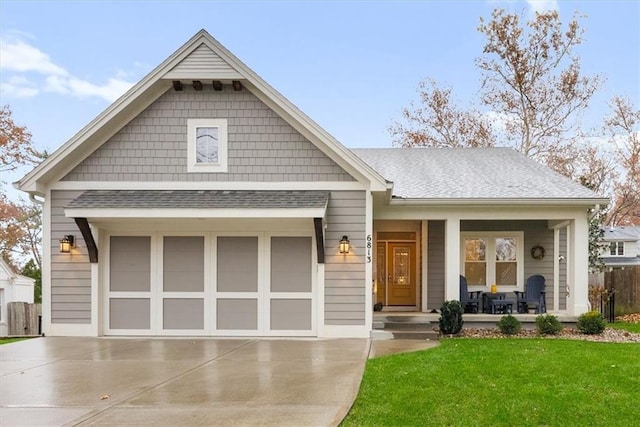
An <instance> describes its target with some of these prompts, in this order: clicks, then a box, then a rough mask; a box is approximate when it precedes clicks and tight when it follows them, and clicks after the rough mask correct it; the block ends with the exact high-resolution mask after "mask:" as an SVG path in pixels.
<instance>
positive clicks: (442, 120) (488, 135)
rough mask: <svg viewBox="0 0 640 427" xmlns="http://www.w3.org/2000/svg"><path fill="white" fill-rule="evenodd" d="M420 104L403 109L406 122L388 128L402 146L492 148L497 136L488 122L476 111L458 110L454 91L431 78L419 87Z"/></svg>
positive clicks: (395, 140)
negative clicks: (454, 100) (453, 96)
mask: <svg viewBox="0 0 640 427" xmlns="http://www.w3.org/2000/svg"><path fill="white" fill-rule="evenodd" d="M418 94H419V96H420V105H415V104H413V103H412V104H411V106H410V108H405V109H403V110H402V116H403V118H404V121H403V122H395V123H393V124H392V125H391V126H390V127H389V132H390V133H391V134H392V135H393V137H394V143H395V144H396V145H400V146H402V147H415V146H420V147H490V146H492V145H493V144H494V135H493V130H492V128H491V124H490V123H489V120H488V119H486V118H485V117H483V116H482V115H481V114H480V113H479V112H477V111H474V110H462V109H459V108H457V107H456V106H455V105H454V104H453V101H452V99H451V88H449V87H440V86H439V85H438V83H437V82H436V81H435V80H431V79H428V80H426V81H423V82H421V83H420V84H419V88H418Z"/></svg>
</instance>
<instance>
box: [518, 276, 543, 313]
mask: <svg viewBox="0 0 640 427" xmlns="http://www.w3.org/2000/svg"><path fill="white" fill-rule="evenodd" d="M544 283H545V279H544V276H541V275H539V274H536V275H535V276H531V277H529V278H528V279H527V283H525V285H524V292H522V291H514V292H513V293H514V294H516V305H517V307H518V313H527V312H528V310H529V309H530V308H535V310H536V313H546V312H547V303H546V301H545V294H546V292H545V290H544Z"/></svg>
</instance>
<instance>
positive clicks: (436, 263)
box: [427, 221, 445, 310]
mask: <svg viewBox="0 0 640 427" xmlns="http://www.w3.org/2000/svg"><path fill="white" fill-rule="evenodd" d="M428 227H429V228H428V246H427V308H428V309H434V308H435V309H438V310H439V309H440V307H441V306H442V303H443V302H444V274H445V273H444V250H445V249H444V221H429V224H428Z"/></svg>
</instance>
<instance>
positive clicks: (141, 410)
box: [0, 337, 370, 426]
mask: <svg viewBox="0 0 640 427" xmlns="http://www.w3.org/2000/svg"><path fill="white" fill-rule="evenodd" d="M369 346H370V342H369V340H366V339H332V340H316V339H313V340H312V339H309V340H304V339H300V340H294V339H272V340H271V339H198V338H196V339H193V338H184V339H181V338H175V339H172V338H167V339H164V338H150V339H141V338H135V339H130V338H63V337H47V338H35V339H31V340H27V341H21V342H17V343H11V344H6V345H2V346H0V425H1V426H21V425H34V426H35V425H37V426H50V425H155V426H165V425H181V426H184V425H295V426H301V425H308V426H326V425H336V424H337V423H339V422H340V420H341V419H342V418H343V417H344V415H346V413H347V411H348V410H349V407H350V406H351V404H352V402H353V400H354V399H355V396H356V394H357V392H358V387H359V385H360V380H361V378H362V373H363V371H364V364H365V361H366V358H367V354H368V352H369Z"/></svg>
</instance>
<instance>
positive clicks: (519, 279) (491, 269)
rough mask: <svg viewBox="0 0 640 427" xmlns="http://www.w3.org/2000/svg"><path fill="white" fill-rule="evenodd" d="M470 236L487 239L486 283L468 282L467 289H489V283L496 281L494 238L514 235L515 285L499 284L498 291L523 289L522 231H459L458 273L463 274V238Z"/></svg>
mask: <svg viewBox="0 0 640 427" xmlns="http://www.w3.org/2000/svg"><path fill="white" fill-rule="evenodd" d="M472 237H481V238H485V239H487V284H486V286H478V285H475V286H474V285H471V284H469V289H470V290H473V291H487V290H488V289H491V284H492V283H496V279H495V277H496V261H495V259H494V258H495V253H496V250H495V239H496V238H499V237H515V238H516V244H517V245H518V252H517V257H516V262H517V271H516V286H500V287H499V288H498V292H513V291H517V290H523V289H524V261H525V259H524V232H523V231H465V232H461V233H460V274H462V275H463V276H464V263H465V258H464V257H465V252H464V240H465V239H468V238H472Z"/></svg>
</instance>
